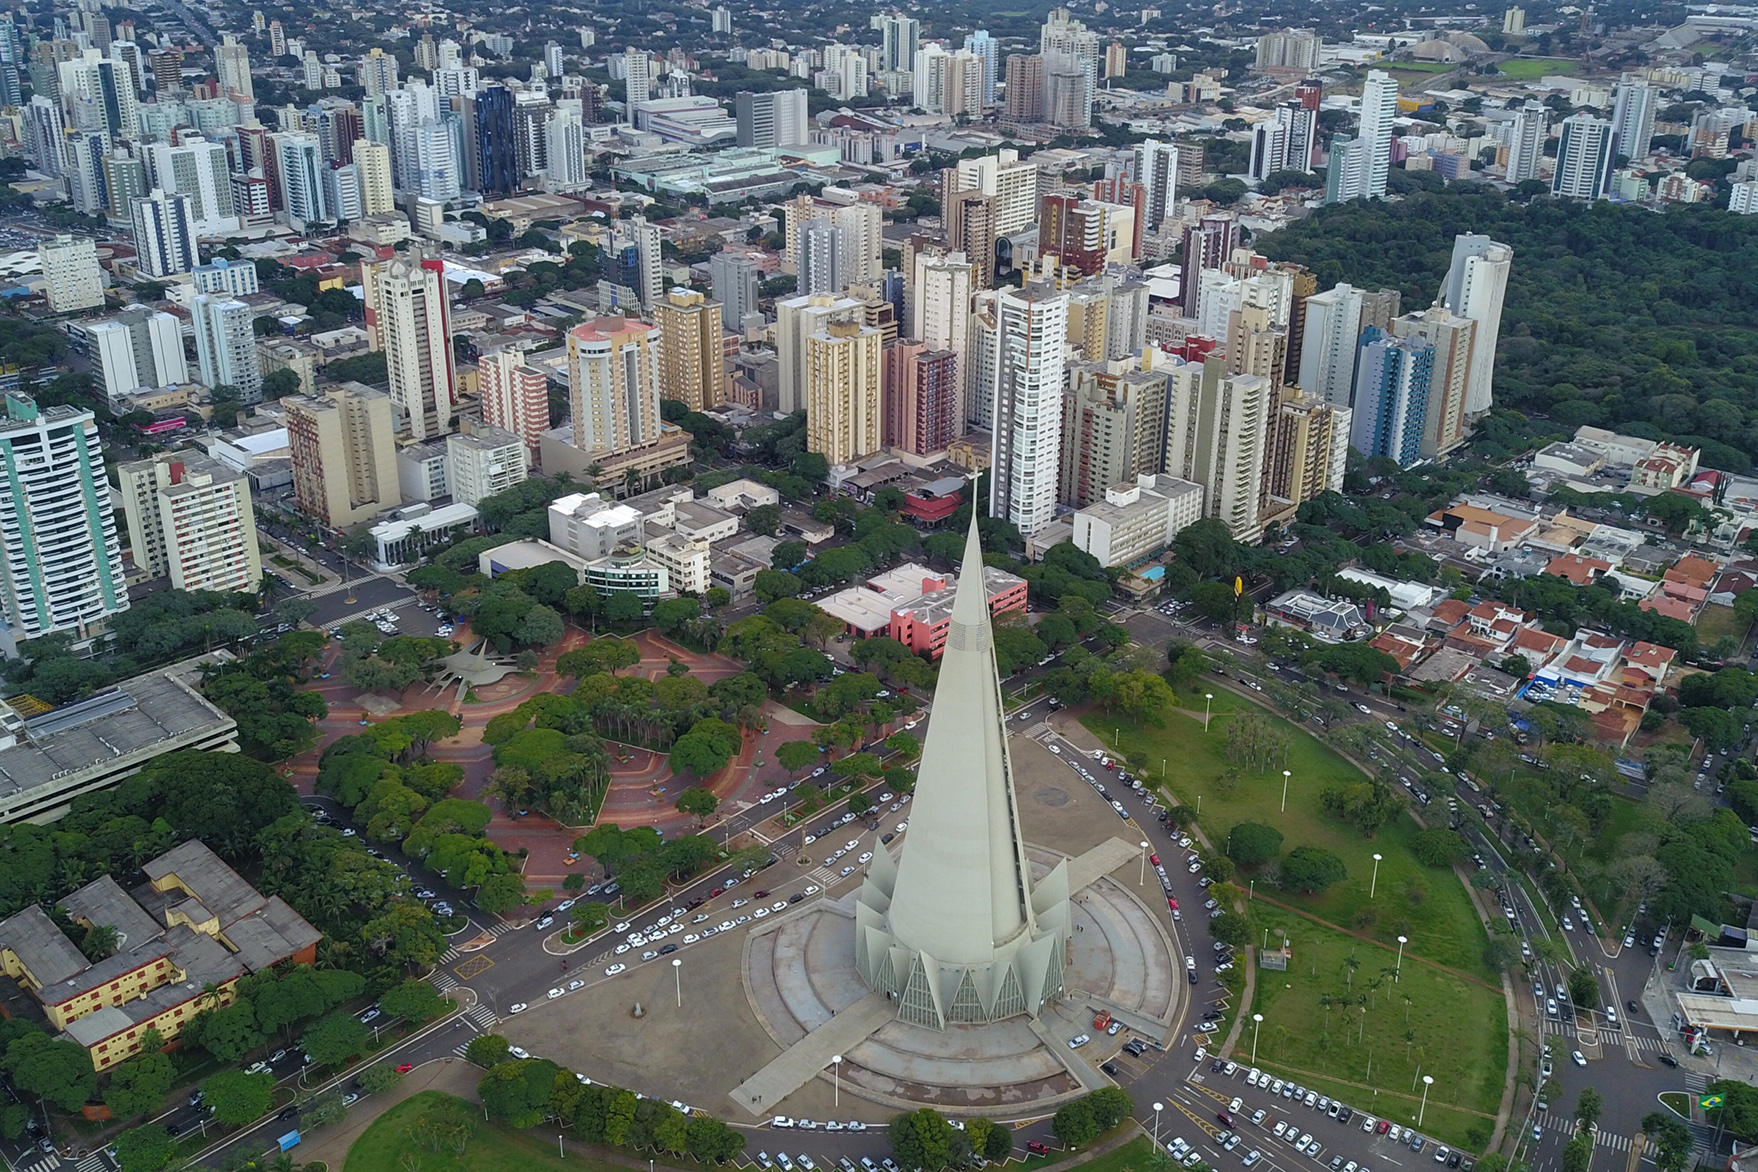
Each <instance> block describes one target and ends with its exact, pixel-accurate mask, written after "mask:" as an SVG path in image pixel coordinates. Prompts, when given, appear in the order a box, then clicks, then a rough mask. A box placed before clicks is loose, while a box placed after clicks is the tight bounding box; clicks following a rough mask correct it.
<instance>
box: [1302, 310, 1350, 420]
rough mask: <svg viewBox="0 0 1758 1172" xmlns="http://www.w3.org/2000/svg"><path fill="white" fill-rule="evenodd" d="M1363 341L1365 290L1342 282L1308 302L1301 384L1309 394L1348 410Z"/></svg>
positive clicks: (1303, 332) (1303, 340)
mask: <svg viewBox="0 0 1758 1172" xmlns="http://www.w3.org/2000/svg"><path fill="white" fill-rule="evenodd" d="M1360 338H1361V290H1359V289H1357V288H1355V287H1353V286H1352V285H1348V284H1344V283H1342V282H1339V283H1338V284H1336V285H1334V286H1333V287H1331V288H1330V289H1327V290H1325V291H1324V292H1323V293H1314V294H1313V295H1312V296H1311V297H1308V298H1307V299H1306V326H1305V329H1304V330H1303V331H1302V332H1301V345H1300V374H1299V377H1298V382H1299V384H1300V386H1301V388H1302V389H1303V390H1305V391H1306V393H1307V394H1309V395H1312V396H1314V397H1315V398H1317V399H1319V400H1321V401H1323V402H1326V403H1329V404H1331V405H1332V406H1334V407H1347V406H1349V401H1350V399H1351V398H1352V397H1353V395H1354V393H1355V356H1356V349H1357V343H1358V342H1359V341H1360Z"/></svg>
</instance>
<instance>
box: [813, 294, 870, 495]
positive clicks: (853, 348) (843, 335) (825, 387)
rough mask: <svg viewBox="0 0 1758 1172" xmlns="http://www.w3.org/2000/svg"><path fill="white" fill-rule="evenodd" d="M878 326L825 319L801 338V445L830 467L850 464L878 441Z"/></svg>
mask: <svg viewBox="0 0 1758 1172" xmlns="http://www.w3.org/2000/svg"><path fill="white" fill-rule="evenodd" d="M881 360H882V359H881V352H880V334H879V331H878V330H876V329H874V328H873V327H871V326H868V325H864V324H861V323H859V322H853V321H844V322H834V321H833V322H828V323H826V324H825V325H824V326H823V327H822V328H821V329H819V330H818V331H817V332H815V333H813V334H810V335H808V336H807V338H806V450H807V451H809V452H817V453H819V454H820V455H822V456H823V457H824V458H825V459H826V460H827V461H829V463H830V465H831V467H833V468H834V467H837V466H839V465H844V464H852V463H854V462H855V461H856V460H859V459H861V458H863V457H866V456H870V455H872V454H873V453H875V452H877V451H878V450H879V448H880V444H881V423H882V407H883V404H882V399H881V396H880V382H881V373H882V372H881Z"/></svg>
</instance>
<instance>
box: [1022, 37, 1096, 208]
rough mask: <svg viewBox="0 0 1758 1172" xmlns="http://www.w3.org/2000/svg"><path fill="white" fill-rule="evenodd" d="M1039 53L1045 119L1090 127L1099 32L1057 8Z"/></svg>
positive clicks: (1039, 47)
mask: <svg viewBox="0 0 1758 1172" xmlns="http://www.w3.org/2000/svg"><path fill="white" fill-rule="evenodd" d="M1038 52H1039V53H1040V54H1042V55H1043V58H1044V100H1045V106H1046V119H1047V120H1048V121H1051V122H1054V123H1056V124H1057V125H1059V126H1091V125H1092V124H1093V96H1094V95H1095V94H1096V93H1097V92H1098V88H1099V65H1100V63H1101V62H1102V61H1103V60H1104V50H1103V48H1102V47H1101V45H1100V41H1099V34H1098V33H1096V32H1093V31H1092V30H1090V29H1088V28H1087V26H1086V25H1085V24H1083V23H1082V22H1080V21H1078V20H1075V19H1074V18H1073V17H1072V16H1070V15H1069V13H1068V10H1067V9H1066V8H1054V9H1051V10H1050V15H1049V17H1048V18H1046V19H1045V21H1044V24H1043V26H1042V27H1041V28H1040V29H1039V30H1038ZM1064 86H1066V89H1065V90H1064V93H1065V95H1066V96H1062V97H1061V100H1060V101H1058V96H1059V95H1058V93H1057V91H1058V90H1059V89H1063V87H1064ZM1009 231H1011V229H1009Z"/></svg>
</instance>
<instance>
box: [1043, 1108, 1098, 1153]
mask: <svg viewBox="0 0 1758 1172" xmlns="http://www.w3.org/2000/svg"><path fill="white" fill-rule="evenodd" d="M1050 1134H1051V1135H1054V1136H1055V1137H1056V1138H1057V1139H1059V1140H1061V1141H1062V1142H1063V1144H1065V1145H1066V1146H1068V1147H1070V1148H1078V1147H1082V1146H1084V1145H1086V1144H1089V1143H1091V1142H1092V1141H1093V1138H1094V1137H1095V1136H1097V1135H1098V1134H1099V1124H1098V1121H1097V1120H1095V1119H1094V1118H1093V1105H1092V1103H1091V1102H1089V1101H1088V1099H1085V1098H1082V1099H1076V1100H1075V1101H1074V1102H1072V1103H1065V1104H1063V1105H1062V1107H1061V1108H1059V1109H1058V1110H1057V1112H1056V1114H1055V1116H1053V1117H1052V1118H1051V1120H1050Z"/></svg>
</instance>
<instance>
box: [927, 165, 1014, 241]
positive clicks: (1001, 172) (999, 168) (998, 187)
mask: <svg viewBox="0 0 1758 1172" xmlns="http://www.w3.org/2000/svg"><path fill="white" fill-rule="evenodd" d="M943 175H944V176H945V179H944V186H943V191H942V198H941V201H940V206H941V207H942V208H945V207H948V206H950V205H951V203H952V198H953V197H954V196H956V195H958V194H959V193H960V192H965V191H975V192H979V193H981V194H983V195H988V196H993V197H995V233H996V235H997V236H1008V235H1011V234H1012V233H1014V232H1018V231H1020V230H1021V229H1022V228H1025V227H1026V226H1027V225H1030V224H1033V223H1036V222H1037V218H1038V168H1037V167H1036V166H1035V165H1034V164H1033V163H1032V161H1031V160H1030V159H1025V160H1022V159H1021V158H1020V157H1019V152H1018V151H1016V150H1012V149H1010V148H1003V149H1002V150H1000V151H999V152H997V153H996V154H993V155H983V156H980V157H978V158H974V159H960V160H959V161H958V163H957V165H955V166H952V167H948V168H947V169H946V170H945V171H944V172H943ZM966 251H967V252H968V251H969V250H968V249H967V250H966Z"/></svg>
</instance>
